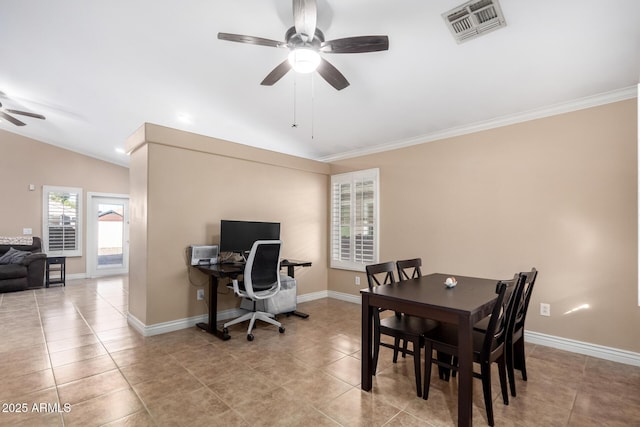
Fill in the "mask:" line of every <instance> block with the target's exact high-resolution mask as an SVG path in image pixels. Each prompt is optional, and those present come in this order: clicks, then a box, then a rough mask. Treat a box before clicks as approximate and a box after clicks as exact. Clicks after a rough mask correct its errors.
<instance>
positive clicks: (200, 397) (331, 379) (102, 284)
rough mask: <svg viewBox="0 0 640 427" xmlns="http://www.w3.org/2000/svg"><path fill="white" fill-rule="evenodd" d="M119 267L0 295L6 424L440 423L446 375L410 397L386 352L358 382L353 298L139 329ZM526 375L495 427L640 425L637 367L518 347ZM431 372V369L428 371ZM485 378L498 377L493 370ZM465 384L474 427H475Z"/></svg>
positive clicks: (447, 413)
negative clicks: (220, 321) (235, 321)
mask: <svg viewBox="0 0 640 427" xmlns="http://www.w3.org/2000/svg"><path fill="white" fill-rule="evenodd" d="M127 289H128V283H127V278H126V277H116V278H106V279H95V280H75V281H69V282H68V283H67V286H66V287H56V288H49V289H40V290H35V291H24V292H17V293H7V294H0V361H2V381H1V383H0V402H1V405H2V407H1V408H0V409H1V412H0V425H3V426H5V425H6V426H20V425H24V426H37V425H43V426H57V425H61V426H62V425H64V426H76V425H77V426H83V427H86V426H101V425H109V426H125V425H126V426H274V425H281V426H310V425H313V426H322V425H327V426H338V425H343V426H382V425H390V426H395V425H401V426H414V425H415V426H420V425H422V426H451V425H455V423H456V411H457V409H456V401H457V400H456V399H457V394H456V393H457V388H456V383H455V381H452V382H449V383H447V382H444V381H440V380H438V379H437V378H434V379H433V380H432V384H431V390H430V396H429V400H427V401H425V400H422V399H421V398H418V397H416V395H415V390H414V378H413V363H412V361H411V359H410V357H408V358H407V359H404V360H400V361H399V362H398V363H397V364H393V363H391V353H390V351H388V350H387V349H383V350H382V353H381V356H380V365H379V368H378V374H377V376H376V377H374V386H373V390H372V392H369V393H367V392H363V391H361V390H360V387H359V382H360V306H359V305H356V304H351V303H347V302H344V301H338V300H334V299H322V300H316V301H312V302H307V303H303V304H300V305H299V306H298V309H299V310H300V311H303V312H307V313H309V315H310V317H309V318H308V319H300V318H297V317H284V316H283V317H282V319H281V320H282V321H283V323H284V324H285V326H286V328H287V331H286V333H285V334H279V333H278V332H277V329H276V328H274V327H269V326H262V325H261V326H260V327H259V328H258V330H256V331H255V333H254V335H255V341H253V342H248V341H247V340H246V339H245V336H244V328H246V326H237V327H234V328H233V329H232V330H231V335H232V339H231V340H229V341H226V342H222V341H220V340H218V339H216V338H214V337H212V336H210V335H208V334H206V333H204V332H202V331H200V330H199V329H197V328H195V327H193V328H190V329H186V330H181V331H177V332H172V333H168V334H163V335H157V336H153V337H147V338H144V337H142V336H140V335H139V334H138V333H136V332H135V331H134V330H133V329H131V328H130V327H129V326H128V325H127V321H126V311H127V298H128V295H127ZM527 352H528V355H527V363H528V370H529V381H527V382H523V381H522V380H521V379H518V383H517V387H518V396H517V397H515V398H512V399H511V401H510V404H509V405H508V406H505V405H504V404H503V403H502V399H501V398H500V396H499V386H498V382H497V380H494V387H493V395H494V403H493V404H494V411H495V417H496V425H498V426H500V425H503V426H581V427H582V426H630V425H640V368H638V367H633V366H627V365H621V364H617V363H613V362H608V361H604V360H600V359H595V358H591V357H587V356H583V355H578V354H573V353H567V352H564V351H559V350H554V349H551V348H547V347H542V346H534V345H528V347H527ZM435 371H437V370H435V369H434V374H435ZM494 377H497V376H496V375H494ZM481 389H482V387H481V385H480V382H479V381H474V415H473V416H474V424H475V425H486V415H485V412H484V403H483V398H482V390H481Z"/></svg>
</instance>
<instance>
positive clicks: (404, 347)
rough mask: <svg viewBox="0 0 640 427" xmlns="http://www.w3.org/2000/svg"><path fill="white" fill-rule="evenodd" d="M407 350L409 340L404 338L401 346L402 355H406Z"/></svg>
mask: <svg viewBox="0 0 640 427" xmlns="http://www.w3.org/2000/svg"><path fill="white" fill-rule="evenodd" d="M407 350H409V340H408V339H406V338H405V339H404V345H403V346H402V357H403V358H404V357H407Z"/></svg>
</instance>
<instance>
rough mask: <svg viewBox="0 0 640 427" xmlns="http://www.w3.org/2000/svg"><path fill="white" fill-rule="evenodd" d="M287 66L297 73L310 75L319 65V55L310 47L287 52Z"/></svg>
mask: <svg viewBox="0 0 640 427" xmlns="http://www.w3.org/2000/svg"><path fill="white" fill-rule="evenodd" d="M289 64H291V67H292V68H293V70H294V71H295V72H297V73H302V74H307V73H312V72H314V71H315V70H316V68H318V65H320V54H319V53H318V52H317V51H316V50H315V49H312V48H310V47H297V48H295V49H292V50H291V52H289Z"/></svg>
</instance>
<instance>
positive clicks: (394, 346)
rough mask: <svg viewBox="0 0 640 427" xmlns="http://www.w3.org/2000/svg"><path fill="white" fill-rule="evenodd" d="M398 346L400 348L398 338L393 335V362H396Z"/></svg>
mask: <svg viewBox="0 0 640 427" xmlns="http://www.w3.org/2000/svg"><path fill="white" fill-rule="evenodd" d="M405 342H406V341H405ZM399 348H400V338H398V337H394V338H393V363H397V362H398V349H399ZM402 357H404V353H403V355H402Z"/></svg>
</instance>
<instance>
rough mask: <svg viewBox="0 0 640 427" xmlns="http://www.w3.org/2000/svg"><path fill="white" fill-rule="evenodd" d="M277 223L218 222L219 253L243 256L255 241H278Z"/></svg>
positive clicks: (278, 227)
mask: <svg viewBox="0 0 640 427" xmlns="http://www.w3.org/2000/svg"><path fill="white" fill-rule="evenodd" d="M279 239H280V223H279V222H261V221H235V220H227V219H223V220H221V221H220V252H237V253H240V254H243V255H244V254H245V253H246V252H249V251H251V247H252V246H253V242H255V241H256V240H279Z"/></svg>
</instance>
